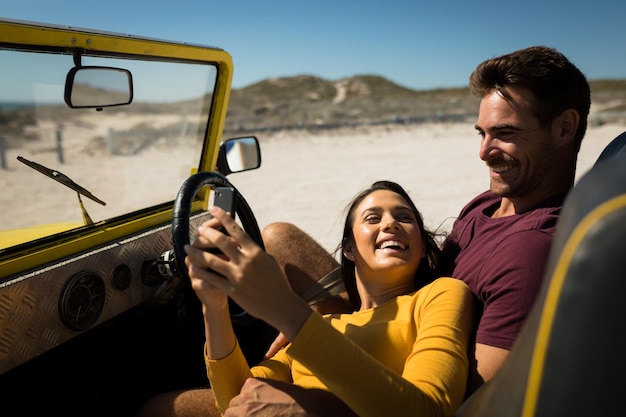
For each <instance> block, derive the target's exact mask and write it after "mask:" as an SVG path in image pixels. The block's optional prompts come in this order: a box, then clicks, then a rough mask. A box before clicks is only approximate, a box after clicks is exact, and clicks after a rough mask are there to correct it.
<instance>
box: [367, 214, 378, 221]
mask: <svg viewBox="0 0 626 417" xmlns="http://www.w3.org/2000/svg"><path fill="white" fill-rule="evenodd" d="M365 222H366V223H380V216H378V215H374V214H370V215H369V216H367V217H365Z"/></svg>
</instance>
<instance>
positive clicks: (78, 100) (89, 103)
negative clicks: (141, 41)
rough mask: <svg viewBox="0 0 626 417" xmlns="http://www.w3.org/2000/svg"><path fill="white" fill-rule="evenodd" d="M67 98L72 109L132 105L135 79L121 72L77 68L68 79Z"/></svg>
mask: <svg viewBox="0 0 626 417" xmlns="http://www.w3.org/2000/svg"><path fill="white" fill-rule="evenodd" d="M64 98H65V103H66V104H67V105H68V106H69V107H71V108H72V109H84V108H95V109H102V108H103V107H112V106H123V105H127V104H130V103H131V102H132V101H133V77H132V75H131V73H130V71H128V70H126V69H122V68H113V67H74V68H72V69H70V71H69V72H68V73H67V77H66V79H65V95H64Z"/></svg>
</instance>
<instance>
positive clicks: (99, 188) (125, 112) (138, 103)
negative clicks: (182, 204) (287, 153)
mask: <svg viewBox="0 0 626 417" xmlns="http://www.w3.org/2000/svg"><path fill="white" fill-rule="evenodd" d="M0 62H2V65H1V66H0V168H1V169H0V189H1V190H2V193H0V204H1V207H2V216H0V231H2V230H3V231H5V232H6V231H7V230H9V229H18V230H16V232H14V233H4V234H0V249H2V248H6V247H10V246H12V245H16V244H19V243H24V242H26V241H29V240H32V239H35V238H39V237H43V236H49V235H52V234H55V233H58V232H60V231H64V230H68V229H72V228H75V227H80V226H83V225H85V224H91V223H92V222H93V223H98V222H102V221H106V220H107V219H112V218H114V217H117V216H122V215H126V214H129V213H132V212H135V211H137V210H141V209H145V208H149V207H151V206H155V205H158V204H161V203H166V202H171V201H173V200H174V198H175V197H176V193H177V192H178V189H179V187H180V185H181V184H182V182H183V181H184V180H185V179H186V178H187V177H188V176H189V175H190V174H191V173H192V172H193V170H194V169H196V168H197V167H198V166H199V162H200V158H201V154H202V146H203V141H204V136H205V133H206V130H207V124H208V122H209V121H208V114H209V109H210V107H211V102H212V94H213V91H214V87H215V81H216V77H217V75H216V74H217V71H216V68H215V66H213V65H207V64H206V63H195V62H193V63H192V62H156V61H149V60H137V59H121V58H115V59H112V58H106V57H98V56H82V57H81V61H80V64H81V65H82V66H97V67H114V68H119V69H123V70H127V71H129V72H130V74H131V75H132V103H130V104H128V105H121V106H114V107H104V108H98V109H95V108H74V109H72V108H70V107H69V106H68V105H67V104H66V103H65V101H64V92H65V80H66V76H67V74H68V72H69V71H70V69H72V68H73V67H74V66H75V63H74V57H73V56H72V55H70V54H59V53H47V52H41V51H36V52H35V51H15V50H2V49H0ZM77 79H78V78H77ZM77 82H78V81H77ZM78 87H80V90H79V91H80V92H81V94H83V96H84V95H87V97H89V96H90V95H91V96H92V97H95V96H96V95H97V94H106V93H107V91H106V90H102V89H99V88H98V86H97V85H82V86H78V85H76V86H75V88H78ZM77 91H78V90H77ZM103 91H104V93H103ZM113 93H115V92H113ZM118 95H119V94H118ZM82 191H84V192H82ZM92 197H93V198H92ZM81 205H82V207H83V209H81Z"/></svg>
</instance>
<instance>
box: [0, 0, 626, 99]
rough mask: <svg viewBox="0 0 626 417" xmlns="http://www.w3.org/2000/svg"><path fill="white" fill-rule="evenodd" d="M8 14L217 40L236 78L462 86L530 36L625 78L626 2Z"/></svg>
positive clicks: (24, 5)
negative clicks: (370, 78)
mask: <svg viewBox="0 0 626 417" xmlns="http://www.w3.org/2000/svg"><path fill="white" fill-rule="evenodd" d="M0 17H3V18H9V19H17V20H30V21H36V22H43V23H52V24H56V25H62V26H75V27H81V28H89V29H97V30H101V31H107V32H118V33H123V34H127V35H134V36H143V37H149V38H157V39H163V40H171V41H177V42H187V43H192V44H202V45H210V46H217V47H220V48H222V49H225V50H226V51H228V52H229V53H230V54H231V55H232V57H233V62H234V66H235V72H234V77H233V88H241V87H246V86H248V85H251V84H254V83H256V82H258V81H262V80H264V79H267V78H273V77H289V76H296V75H313V76H317V77H321V78H324V79H326V80H329V81H336V80H340V79H342V78H346V77H352V76H355V75H365V74H367V75H379V76H382V77H385V78H387V79H388V80H390V81H392V82H394V83H396V84H398V85H401V86H404V87H408V88H411V89H415V90H426V89H432V88H447V87H465V86H467V80H468V77H469V74H470V73H471V72H472V70H473V69H474V68H475V67H476V65H478V64H479V63H480V62H482V61H483V60H485V59H488V58H492V57H494V56H498V55H502V54H505V53H508V52H512V51H514V50H516V49H520V48H524V47H527V46H531V45H546V46H550V47H554V48H557V49H558V50H559V51H561V52H562V53H564V54H565V55H566V56H567V57H568V58H569V59H570V60H571V61H572V62H573V63H574V64H575V65H577V66H578V67H579V68H580V69H581V71H582V72H583V73H584V74H585V75H587V78H588V79H590V80H595V79H606V78H626V1H624V0H595V1H591V0H584V1H583V0H569V1H565V0H538V1H537V0H529V1H515V2H512V1H507V0H498V1H496V0H488V1H487V0H486V1H481V0H472V1H469V0H430V1H423V0H412V1H399V0H382V1H380V0H379V1H371V0H361V1H356V0H350V1H348V0H316V1H307V2H305V1H298V0H291V1H279V0H265V1H258V0H257V1H248V0H246V1H242V0H220V1H212V0H204V1H196V0H178V1H174V0H168V1H163V0H151V1H148V0H124V1H122V0H106V1H98V2H96V1H93V0H84V1H82V2H77V1H69V0H55V1H50V0H2V1H1V2H0Z"/></svg>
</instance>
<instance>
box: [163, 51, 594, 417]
mask: <svg viewBox="0 0 626 417" xmlns="http://www.w3.org/2000/svg"><path fill="white" fill-rule="evenodd" d="M470 89H471V91H472V93H473V94H474V95H476V96H477V97H479V98H480V99H481V101H480V108H479V115H478V120H477V122H476V126H475V127H476V130H477V131H478V134H479V136H480V150H479V156H480V158H481V159H482V160H483V161H485V163H486V165H487V166H488V167H489V175H490V190H489V191H486V192H485V193H482V194H481V195H479V196H477V197H476V198H474V199H473V200H472V201H470V202H469V203H468V204H467V205H466V206H465V207H464V208H463V210H462V211H461V214H460V216H459V218H458V219H457V221H456V222H455V224H454V226H453V229H452V231H451V233H450V235H449V236H448V238H447V239H446V242H445V243H444V245H443V249H444V254H445V261H446V263H447V265H448V268H447V274H448V275H450V276H453V277H456V278H458V279H461V280H463V281H465V282H466V283H467V284H468V286H469V287H470V289H471V290H472V292H473V293H474V295H475V297H476V299H477V301H478V305H479V310H480V314H479V317H477V322H476V336H475V348H474V350H473V352H470V360H471V363H472V366H471V367H470V376H469V379H468V386H467V395H469V394H471V393H472V392H473V391H474V390H476V389H477V388H478V387H479V386H480V385H481V384H482V383H484V382H485V381H487V380H489V379H491V378H492V377H493V376H494V374H495V373H496V371H497V370H498V369H499V368H500V366H501V365H502V363H503V362H504V360H505V359H506V357H507V355H508V352H509V350H510V348H511V346H512V345H513V342H514V341H515V338H516V337H517V334H518V333H519V331H520V329H521V327H522V325H523V323H524V320H525V318H526V316H527V314H528V312H529V310H530V308H531V306H532V304H533V302H534V299H535V296H536V295H537V292H538V290H539V287H540V285H541V280H542V277H543V272H544V269H545V265H546V261H547V257H548V253H549V249H550V245H551V242H552V237H553V235H554V232H555V228H556V223H557V220H558V215H559V213H560V209H561V206H562V203H563V199H564V197H565V195H566V194H567V192H568V191H569V189H570V188H571V187H572V185H573V184H574V179H575V171H576V161H577V156H578V151H579V149H580V144H581V141H582V139H583V137H584V135H585V132H586V128H587V116H588V114H589V108H590V104H591V99H590V90H589V85H588V83H587V80H586V78H585V76H584V75H583V74H582V73H581V72H580V70H578V68H576V67H575V66H574V65H573V64H572V63H571V62H569V60H568V59H567V58H566V57H565V56H563V55H562V54H561V53H559V52H557V51H556V50H554V49H551V48H547V47H530V48H526V49H522V50H519V51H515V52H513V53H511V54H507V55H503V56H501V57H497V58H493V59H489V60H487V61H485V62H483V63H481V64H480V65H479V66H478V67H477V68H476V70H475V71H474V72H473V73H472V75H471V76H470ZM263 237H264V241H265V245H266V249H267V251H268V252H269V253H271V254H272V255H274V256H275V258H276V259H277V261H278V262H279V263H280V264H281V265H282V266H283V268H284V269H285V271H286V273H287V276H288V277H289V278H290V281H291V282H292V283H293V284H294V286H300V287H302V288H305V287H306V285H303V284H302V283H303V282H308V283H314V282H315V281H317V280H318V279H319V277H326V276H328V275H329V274H331V273H332V270H333V269H334V268H336V267H337V266H338V265H337V263H336V262H335V261H334V259H332V256H331V255H330V254H326V253H324V254H323V256H321V255H320V246H319V245H318V244H317V243H316V242H314V241H313V240H312V239H311V238H310V237H309V236H308V235H306V234H305V233H304V232H302V231H301V230H299V229H297V228H296V227H295V226H293V225H290V224H285V223H277V224H273V225H270V226H268V227H267V228H266V229H265V230H264V233H263ZM290 272H291V273H290ZM299 293H301V292H299ZM272 349H275V347H273V348H272ZM272 349H271V350H272ZM270 353H271V352H270ZM290 389H292V390H294V391H289V390H290ZM210 397H211V394H210V391H209V390H203V391H192V392H190V393H185V394H183V395H181V396H180V397H178V398H177V399H176V401H182V400H184V399H191V398H194V399H195V400H196V401H198V402H199V403H202V402H207V401H210ZM333 398H334V396H332V394H330V393H327V392H318V391H316V392H310V393H308V392H307V391H306V390H303V389H298V388H297V387H296V388H289V389H288V388H287V387H281V386H276V385H270V384H269V383H268V382H266V381H262V380H250V381H248V383H246V385H245V386H244V387H243V389H242V391H241V393H240V395H239V396H238V397H235V398H234V399H233V402H232V403H231V405H232V409H231V410H229V411H228V412H227V415H232V416H237V415H275V416H279V415H284V416H287V415H291V416H296V415H302V416H304V415H314V414H316V413H317V414H318V415H333V411H334V412H335V414H334V415H346V414H345V413H346V411H345V409H344V408H343V407H342V404H336V403H335V402H336V401H337V400H336V399H334V400H333ZM161 400H163V401H164V402H165V403H166V404H169V405H167V406H166V407H171V409H172V410H174V412H175V415H179V416H183V415H186V414H184V413H183V411H184V412H188V411H191V409H190V408H185V407H183V406H182V405H181V404H175V405H174V406H171V404H174V403H172V402H171V397H170V399H167V398H166V397H162V398H161ZM333 401H334V402H333ZM316 404H325V405H326V406H327V407H328V406H330V408H333V410H328V408H327V409H325V410H323V411H320V410H319V409H316ZM332 404H334V405H332ZM207 407H208V405H207ZM198 411H199V410H198ZM255 413H256V414H255ZM263 413H267V414H263ZM187 415H192V414H187Z"/></svg>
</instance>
